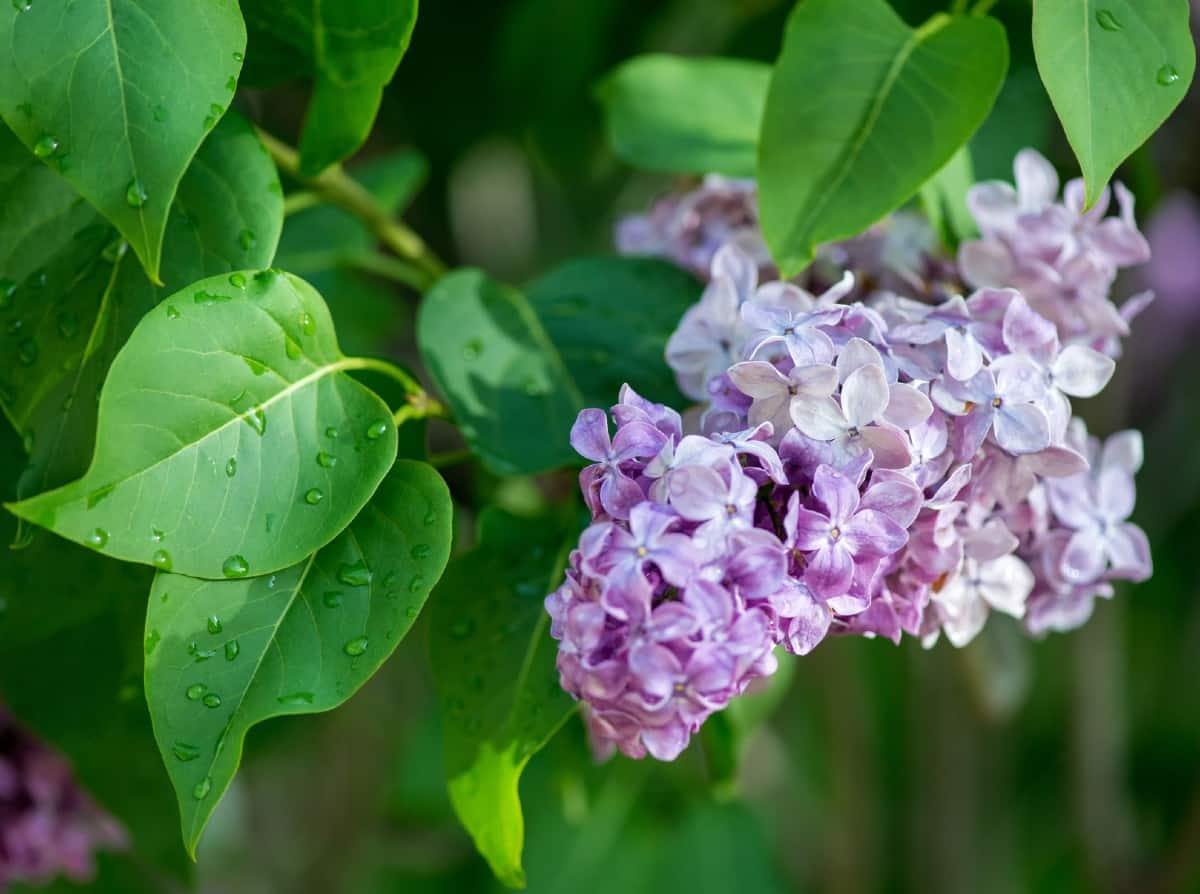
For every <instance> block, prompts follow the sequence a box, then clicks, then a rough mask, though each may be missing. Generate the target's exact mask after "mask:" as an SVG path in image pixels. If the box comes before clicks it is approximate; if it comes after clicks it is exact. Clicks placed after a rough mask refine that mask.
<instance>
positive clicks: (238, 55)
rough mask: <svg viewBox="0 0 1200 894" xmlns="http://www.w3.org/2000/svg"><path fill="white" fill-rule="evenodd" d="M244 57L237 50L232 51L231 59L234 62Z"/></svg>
mask: <svg viewBox="0 0 1200 894" xmlns="http://www.w3.org/2000/svg"><path fill="white" fill-rule="evenodd" d="M245 58H246V57H245V56H243V55H242V54H241V53H239V52H237V51H236V50H235V51H234V53H233V61H234V62H241V61H242V60H243V59H245Z"/></svg>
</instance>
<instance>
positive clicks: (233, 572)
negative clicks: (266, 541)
mask: <svg viewBox="0 0 1200 894" xmlns="http://www.w3.org/2000/svg"><path fill="white" fill-rule="evenodd" d="M221 573H222V574H224V575H225V576H226V577H245V576H246V575H247V574H249V573H250V563H249V562H247V561H246V559H245V557H244V556H239V555H232V556H230V557H229V558H228V559H226V560H225V562H224V563H223V564H222V565H221Z"/></svg>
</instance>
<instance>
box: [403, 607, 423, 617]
mask: <svg viewBox="0 0 1200 894" xmlns="http://www.w3.org/2000/svg"><path fill="white" fill-rule="evenodd" d="M420 613H421V610H420V609H419V608H417V607H416V606H415V605H410V606H409V607H408V608H406V609H405V610H404V614H406V615H408V617H410V618H415V617H416V616H417V615H419V614H420Z"/></svg>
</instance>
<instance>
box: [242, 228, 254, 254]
mask: <svg viewBox="0 0 1200 894" xmlns="http://www.w3.org/2000/svg"><path fill="white" fill-rule="evenodd" d="M238 245H240V246H241V247H242V251H249V250H250V249H252V248H254V246H256V245H258V236H257V235H255V232H254V231H253V230H250V229H246V230H242V231H241V232H240V233H238Z"/></svg>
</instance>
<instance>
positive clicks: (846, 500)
mask: <svg viewBox="0 0 1200 894" xmlns="http://www.w3.org/2000/svg"><path fill="white" fill-rule="evenodd" d="M812 492H813V496H814V497H816V498H817V500H819V501H820V503H821V505H822V506H824V507H825V511H826V512H827V513H829V520H830V521H831V522H832V523H833V524H834V525H840V524H843V523H844V522H846V521H848V520H849V519H850V517H851V516H852V515H854V513H855V512H856V511H857V510H858V500H859V497H858V488H857V487H856V486H855V485H854V482H852V481H851V480H850V479H849V478H847V477H846V476H845V475H843V474H842V473H841V472H838V471H837V470H835V469H833V468H831V467H829V466H824V465H823V466H818V467H817V471H816V474H815V475H814V476H813V484H812Z"/></svg>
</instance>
